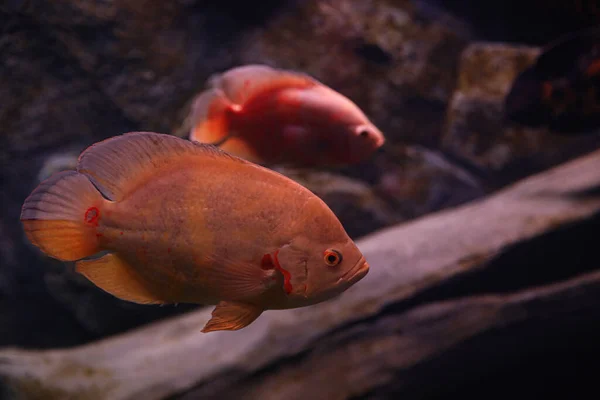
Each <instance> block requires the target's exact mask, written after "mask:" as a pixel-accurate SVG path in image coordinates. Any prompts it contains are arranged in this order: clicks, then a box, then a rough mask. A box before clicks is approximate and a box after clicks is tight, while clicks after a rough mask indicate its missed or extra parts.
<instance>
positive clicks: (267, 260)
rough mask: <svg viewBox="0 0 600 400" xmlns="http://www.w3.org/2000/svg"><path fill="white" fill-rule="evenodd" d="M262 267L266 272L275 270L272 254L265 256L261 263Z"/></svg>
mask: <svg viewBox="0 0 600 400" xmlns="http://www.w3.org/2000/svg"><path fill="white" fill-rule="evenodd" d="M260 267H261V268H262V269H265V270H269V269H274V268H275V265H274V264H273V260H272V259H271V255H270V254H265V255H264V256H263V257H262V260H261V261H260Z"/></svg>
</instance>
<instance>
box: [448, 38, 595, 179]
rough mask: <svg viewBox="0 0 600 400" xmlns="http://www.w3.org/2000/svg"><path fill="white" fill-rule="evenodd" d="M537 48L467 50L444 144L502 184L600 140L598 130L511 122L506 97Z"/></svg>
mask: <svg viewBox="0 0 600 400" xmlns="http://www.w3.org/2000/svg"><path fill="white" fill-rule="evenodd" d="M538 54H539V49H538V48H535V47H524V46H511V45H505V44H494V43H474V44H471V45H470V46H469V47H468V48H467V49H465V50H464V52H463V54H462V57H461V62H460V68H459V76H458V86H457V88H456V92H455V93H454V95H453V96H452V100H451V101H450V105H449V109H448V117H447V121H446V129H445V133H444V135H443V138H442V141H441V149H442V150H443V151H444V152H445V153H446V154H452V155H453V156H455V157H457V158H459V159H462V160H463V161H466V162H468V163H470V164H471V165H472V166H473V167H475V168H477V169H479V170H480V171H481V173H482V174H484V175H487V176H488V177H489V178H488V179H489V180H490V182H488V183H489V184H490V185H491V186H496V187H499V186H502V185H505V184H507V183H509V182H513V181H515V180H516V179H520V178H523V177H525V176H527V175H528V174H532V173H535V172H540V171H542V170H544V169H546V168H548V167H551V166H554V165H557V164H559V163H561V162H564V161H566V160H568V159H570V158H573V157H575V156H577V155H581V154H584V153H586V152H588V151H590V150H592V149H594V148H597V147H598V145H600V136H598V135H592V136H588V137H576V136H573V137H567V136H561V135H557V134H553V133H552V132H549V131H547V130H544V129H530V128H522V127H516V126H513V125H510V124H508V123H507V122H506V121H505V120H504V118H503V101H504V97H505V95H506V94H507V93H508V91H509V89H510V86H511V85H512V82H513V80H514V79H515V78H516V76H517V75H518V74H519V73H520V72H522V71H523V70H524V69H525V68H526V67H527V66H529V65H530V64H531V63H532V62H533V60H534V59H535V57H536V56H537V55H538Z"/></svg>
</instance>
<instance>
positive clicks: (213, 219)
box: [21, 132, 369, 332]
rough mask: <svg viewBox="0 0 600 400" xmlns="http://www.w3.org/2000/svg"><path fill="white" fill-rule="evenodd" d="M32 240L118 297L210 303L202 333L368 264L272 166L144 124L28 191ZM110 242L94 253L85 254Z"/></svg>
mask: <svg viewBox="0 0 600 400" xmlns="http://www.w3.org/2000/svg"><path fill="white" fill-rule="evenodd" d="M21 221H22V223H23V226H24V229H25V233H26V234H27V237H28V238H29V240H30V241H31V242H32V243H33V244H34V245H36V246H38V247H39V248H40V249H41V250H42V251H44V252H45V253H46V254H48V255H49V256H51V257H54V258H57V259H59V260H63V261H73V260H79V261H78V262H77V264H76V270H77V271H78V272H79V273H81V274H83V275H84V276H85V277H87V278H88V279H89V280H90V281H92V282H93V283H94V284H95V285H97V286H98V287H100V288H101V289H103V290H105V291H106V292H108V293H111V294H112V295H114V296H116V297H119V298H121V299H124V300H128V301H131V302H135V303H142V304H163V303H199V304H216V305H217V306H216V307H215V309H214V311H213V313H212V319H211V320H210V321H209V322H208V323H207V324H206V326H205V327H204V329H203V331H204V332H210V331H217V330H236V329H240V328H243V327H245V326H247V325H248V324H250V323H252V321H254V320H255V319H256V318H257V317H258V316H259V315H260V314H261V313H262V312H263V311H264V310H267V309H287V308H295V307H302V306H307V305H310V304H315V303H318V302H321V301H324V300H326V299H329V298H331V297H333V296H336V295H337V294H339V293H341V292H343V291H344V290H346V289H347V288H348V287H350V286H351V285H353V284H354V283H356V282H357V281H359V280H360V279H362V277H364V276H365V275H366V274H367V272H368V270H369V266H368V264H367V263H366V262H365V259H364V257H363V256H362V254H361V252H360V251H359V249H358V248H357V247H356V245H355V244H354V242H353V241H352V240H351V239H350V238H349V237H348V235H347V234H346V232H345V230H344V228H343V227H342V225H341V223H340V221H339V220H338V219H337V218H336V216H335V215H334V213H333V212H332V211H331V210H330V209H329V207H327V205H326V204H325V203H324V202H323V201H322V200H321V199H320V198H318V197H317V196H315V195H314V194H313V193H311V192H310V191H309V190H308V189H306V188H304V187H303V186H301V185H299V184H297V183H296V182H294V181H293V180H291V179H288V178H286V177H284V176H283V175H280V174H278V173H276V172H274V171H271V170H269V169H266V168H263V167H261V166H258V165H256V164H253V163H250V162H248V161H246V160H243V159H240V158H237V157H235V156H231V155H229V154H227V153H225V152H223V151H221V150H219V149H217V148H215V147H214V146H211V145H205V144H200V143H195V142H190V141H188V140H185V139H180V138H177V137H175V136H171V135H166V134H158V133H151V132H134V133H129V134H125V135H122V136H117V137H113V138H111V139H107V140H105V141H102V142H99V143H96V144H94V145H92V146H91V147H89V148H88V149H87V150H85V151H84V152H83V153H82V154H81V155H80V157H79V161H78V164H77V170H76V171H65V172H60V173H57V174H54V175H53V176H52V177H50V178H48V179H47V180H45V181H44V182H42V183H41V184H40V185H39V186H38V187H37V188H36V189H35V190H34V191H33V192H32V193H31V195H30V196H29V197H28V198H27V199H26V200H25V203H24V204H23V209H22V213H21ZM101 251H107V252H108V254H105V255H103V256H101V257H96V258H92V259H87V260H83V258H88V257H90V256H93V255H96V254H97V253H99V252H101Z"/></svg>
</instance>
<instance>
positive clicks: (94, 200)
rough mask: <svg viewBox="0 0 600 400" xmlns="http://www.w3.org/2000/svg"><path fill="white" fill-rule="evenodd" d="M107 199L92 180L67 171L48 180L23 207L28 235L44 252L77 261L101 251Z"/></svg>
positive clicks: (22, 218) (22, 219)
mask: <svg viewBox="0 0 600 400" xmlns="http://www.w3.org/2000/svg"><path fill="white" fill-rule="evenodd" d="M104 204H105V200H104V198H103V197H102V195H101V194H100V192H99V191H98V190H97V189H96V188H95V187H94V185H93V184H92V183H91V182H90V181H89V179H88V178H87V177H86V176H85V175H83V174H80V173H78V172H75V171H64V172H59V173H56V174H54V175H52V176H51V177H50V178H48V179H46V180H45V181H43V182H42V183H40V185H39V186H38V187H37V188H36V189H35V190H34V191H33V192H32V193H31V194H30V195H29V197H28V198H27V199H26V200H25V203H24V204H23V208H22V210H21V222H22V223H23V228H24V229H25V234H26V235H27V238H28V239H29V240H30V241H31V243H33V244H34V245H35V246H37V247H39V248H40V249H41V250H42V251H43V252H44V253H46V254H48V255H49V256H51V257H54V258H57V259H59V260H62V261H74V260H79V259H81V258H84V257H88V256H91V255H93V254H95V253H97V252H99V251H100V248H99V243H98V237H97V236H96V233H97V227H98V221H99V220H100V217H101V215H102V210H103V205H104Z"/></svg>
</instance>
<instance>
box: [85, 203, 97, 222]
mask: <svg viewBox="0 0 600 400" xmlns="http://www.w3.org/2000/svg"><path fill="white" fill-rule="evenodd" d="M99 219H100V211H99V210H98V208H97V207H90V208H88V209H87V211H86V212H85V217H84V221H85V222H86V223H88V224H90V225H94V226H98V220H99Z"/></svg>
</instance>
